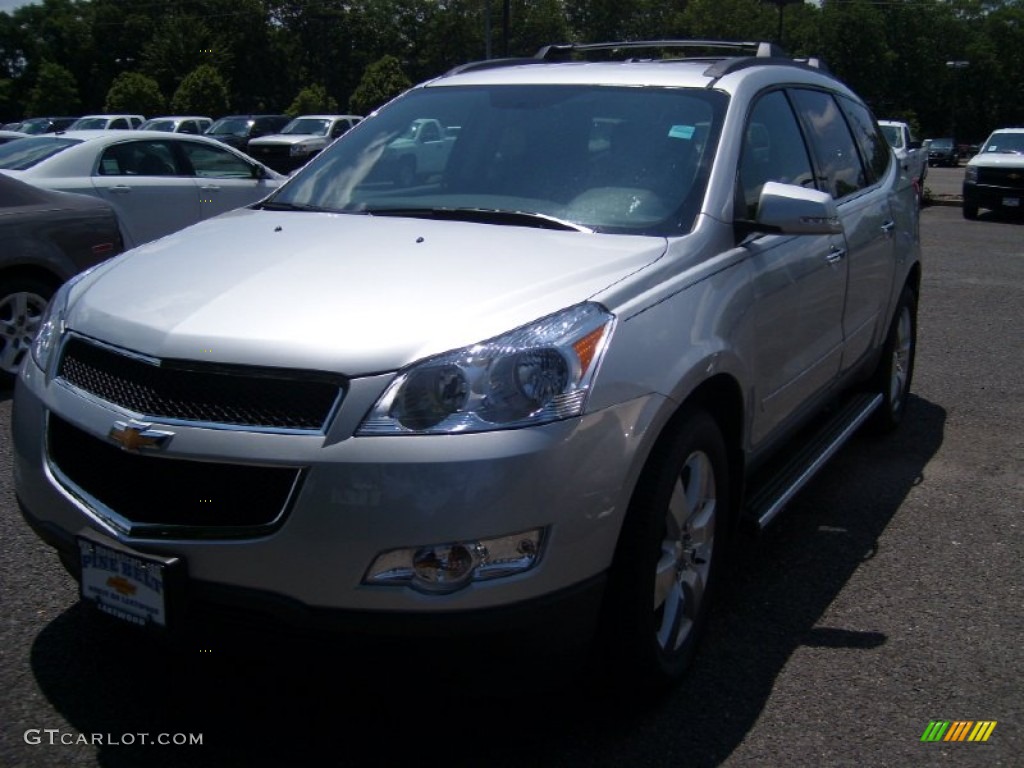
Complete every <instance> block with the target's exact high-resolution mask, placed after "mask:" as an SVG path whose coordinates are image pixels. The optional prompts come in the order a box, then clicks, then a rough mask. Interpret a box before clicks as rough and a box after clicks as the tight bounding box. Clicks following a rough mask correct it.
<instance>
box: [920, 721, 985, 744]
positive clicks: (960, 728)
mask: <svg viewBox="0 0 1024 768" xmlns="http://www.w3.org/2000/svg"><path fill="white" fill-rule="evenodd" d="M995 729H996V721H995V720H978V721H977V722H975V721H974V720H954V721H953V722H950V721H949V720H932V721H931V722H930V723H928V727H927V728H925V729H924V733H922V734H921V741H988V737H989V736H991V735H992V731H994V730H995Z"/></svg>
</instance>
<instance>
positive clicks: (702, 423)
mask: <svg viewBox="0 0 1024 768" xmlns="http://www.w3.org/2000/svg"><path fill="white" fill-rule="evenodd" d="M677 423H678V427H677V428H676V429H675V430H674V433H673V437H672V438H671V440H670V442H669V443H668V444H667V445H666V446H664V448H663V449H660V450H656V451H655V453H654V454H652V456H651V459H650V460H649V461H648V466H647V467H646V468H645V470H644V472H643V474H642V476H641V479H640V482H639V484H638V486H637V491H636V493H635V495H634V499H633V501H632V503H631V504H630V508H629V511H628V512H627V514H626V519H625V521H624V523H623V529H622V532H621V534H620V538H619V543H618V546H617V548H616V553H615V559H614V561H613V564H612V569H611V572H610V574H609V582H608V591H607V593H606V600H605V605H604V614H603V616H602V623H601V638H600V640H601V642H600V647H601V649H602V651H603V654H604V656H605V659H604V660H605V661H606V662H607V664H606V665H605V666H604V669H605V670H607V671H608V672H610V673H611V677H612V680H611V682H613V683H617V684H618V685H619V686H620V687H626V688H631V689H635V688H642V689H661V688H665V687H667V686H669V685H671V684H673V683H675V682H676V681H678V680H679V679H680V678H681V677H682V675H683V673H684V672H685V670H686V668H687V667H688V665H689V663H690V661H691V659H692V658H693V655H694V652H695V650H696V647H697V644H698V642H699V640H700V637H701V635H702V633H703V631H704V628H705V625H706V623H707V617H708V607H709V605H710V602H711V598H712V595H713V592H714V587H715V585H716V583H717V581H718V573H719V571H720V570H721V563H722V560H723V553H724V549H725V546H726V544H727V541H728V538H729V536H728V534H729V532H730V529H731V527H732V526H731V524H732V505H731V499H730V487H731V486H730V483H729V464H728V460H727V452H726V448H725V441H724V439H723V438H722V433H721V430H720V429H719V428H718V425H717V424H716V423H715V421H714V419H712V418H711V416H710V415H708V414H707V413H705V412H704V411H699V410H691V411H689V412H687V413H684V414H683V415H682V417H681V418H680V419H678V420H677Z"/></svg>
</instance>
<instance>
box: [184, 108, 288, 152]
mask: <svg viewBox="0 0 1024 768" xmlns="http://www.w3.org/2000/svg"><path fill="white" fill-rule="evenodd" d="M290 122H291V118H290V117H288V115H228V116H227V117H222V118H220V120H217V121H216V122H215V123H214V124H213V125H211V126H210V127H209V128H208V129H207V130H206V132H205V133H204V135H205V136H209V137H210V138H212V139H217V141H222V142H224V143H225V144H227V145H228V146H231V147H234V148H235V149H239V150H241V151H242V152H248V150H249V142H250V141H251V140H252V139H258V138H259V137H260V136H267V135H268V134H272V133H280V132H281V129H282V128H284V127H285V126H286V125H288V123H290Z"/></svg>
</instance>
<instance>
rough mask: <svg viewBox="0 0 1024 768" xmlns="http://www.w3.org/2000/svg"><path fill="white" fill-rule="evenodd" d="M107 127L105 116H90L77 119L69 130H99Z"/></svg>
mask: <svg viewBox="0 0 1024 768" xmlns="http://www.w3.org/2000/svg"><path fill="white" fill-rule="evenodd" d="M106 127H107V118H105V117H89V118H82V119H81V120H75V122H73V123H72V124H71V125H70V127H69V128H68V130H69V131H97V130H103V129H104V128H106Z"/></svg>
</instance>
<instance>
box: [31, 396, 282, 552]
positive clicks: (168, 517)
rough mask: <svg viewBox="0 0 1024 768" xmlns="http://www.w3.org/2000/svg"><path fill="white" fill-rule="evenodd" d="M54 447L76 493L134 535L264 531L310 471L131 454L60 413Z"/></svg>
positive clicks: (52, 432) (50, 437)
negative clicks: (99, 505) (99, 506)
mask: <svg viewBox="0 0 1024 768" xmlns="http://www.w3.org/2000/svg"><path fill="white" fill-rule="evenodd" d="M47 450H48V452H49V457H50V462H51V464H52V465H53V466H54V467H55V468H56V469H57V470H58V471H59V476H60V475H62V476H63V477H60V479H61V481H62V482H63V483H64V484H65V485H68V489H69V490H70V491H71V492H72V493H77V494H78V495H81V493H82V492H84V493H85V494H87V495H88V496H89V497H91V499H94V500H95V501H98V502H99V503H100V504H102V505H103V506H104V507H106V508H107V509H109V510H110V511H111V512H113V513H114V514H115V515H116V516H117V518H118V519H116V520H109V519H108V521H109V522H111V523H113V524H114V525H115V526H118V527H120V528H123V529H125V532H126V533H128V534H130V535H133V536H149V537H153V536H172V535H173V536H182V537H190V536H198V537H211V538H223V537H238V536H245V535H254V534H257V533H264V532H266V531H267V530H268V529H269V528H271V527H273V526H275V525H276V524H278V523H280V522H281V519H282V517H283V514H284V512H285V511H286V509H287V507H288V503H289V500H290V497H291V495H292V492H293V490H294V489H296V488H297V487H298V480H299V477H300V475H301V472H302V470H300V469H297V468H294V467H265V466H249V465H243V464H220V463H214V462H208V461H191V460H187V459H173V458H167V457H161V456H146V455H142V454H135V453H128V452H127V451H122V450H121V449H120V448H117V447H115V446H114V445H112V444H110V443H107V442H105V441H103V440H99V439H97V438H95V437H93V436H92V435H89V434H88V433H86V432H83V431H82V430H80V429H78V428H77V427H75V426H73V425H71V424H69V423H68V422H66V421H64V420H63V419H61V418H60V417H59V416H56V415H55V414H52V413H51V414H50V416H49V427H48V430H47ZM69 484H70V485H69ZM97 513H98V514H100V515H101V516H104V517H105V515H104V510H97Z"/></svg>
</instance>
